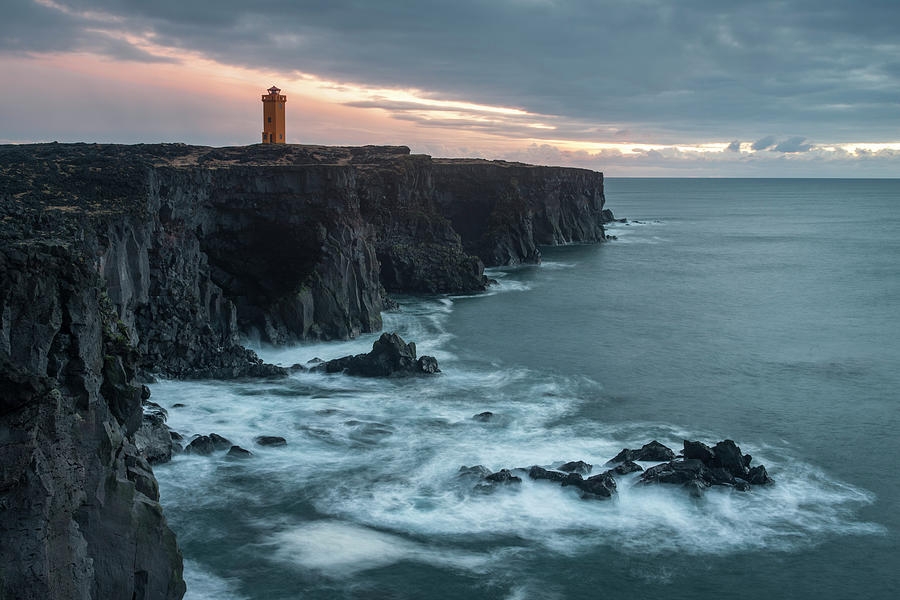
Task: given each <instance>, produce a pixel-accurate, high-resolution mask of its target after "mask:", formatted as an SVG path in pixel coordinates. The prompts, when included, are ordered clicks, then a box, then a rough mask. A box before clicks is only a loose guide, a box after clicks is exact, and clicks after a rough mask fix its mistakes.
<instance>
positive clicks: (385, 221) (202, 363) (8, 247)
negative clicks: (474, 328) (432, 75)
mask: <svg viewBox="0 0 900 600" xmlns="http://www.w3.org/2000/svg"><path fill="white" fill-rule="evenodd" d="M603 219H604V214H603V176H602V175H601V174H600V173H595V172H592V171H586V170H582V169H564V168H553V167H532V166H529V165H522V164H516V163H505V162H489V161H480V160H433V159H431V158H430V157H428V156H422V155H410V154H409V150H408V149H407V148H403V147H363V148H329V147H318V146H292V145H285V146H250V147H241V148H219V149H213V148H205V147H195V146H185V145H180V144H161V145H138V146H114V145H90V144H41V145H32V146H0V464H2V467H3V469H2V474H0V539H2V544H0V598H7V597H9V598H85V599H86V598H95V599H98V598H129V597H132V598H180V597H181V595H182V594H183V593H184V582H183V580H182V577H181V555H180V552H179V551H178V548H177V545H176V543H175V537H174V534H173V533H172V532H171V531H170V530H169V528H168V526H167V525H166V521H165V518H164V516H163V512H162V508H161V507H160V505H159V503H158V501H159V497H158V490H157V486H156V480H155V479H154V477H153V473H152V470H151V468H150V466H149V464H148V463H147V461H146V457H144V456H142V455H141V453H140V452H139V451H138V450H137V449H136V448H135V445H134V433H135V431H136V430H137V428H138V427H139V425H140V422H141V415H142V408H141V397H140V388H139V387H137V385H136V384H137V383H138V382H140V381H142V380H146V379H148V378H150V377H152V376H153V375H154V374H155V375H157V376H164V377H175V378H234V377H246V376H251V377H260V376H261V377H266V376H283V375H285V370H284V369H281V368H280V367H276V366H273V365H267V364H264V363H263V362H262V361H260V360H259V359H258V358H257V357H256V355H255V354H254V353H253V352H252V351H250V350H247V349H246V348H244V347H243V346H242V345H241V343H240V341H241V339H242V338H243V337H244V336H254V337H258V338H259V339H261V340H262V341H265V342H270V343H276V344H280V343H287V342H291V341H295V340H301V339H340V338H348V337H353V336H356V335H358V334H360V333H363V332H372V331H377V330H378V329H380V328H381V310H382V308H383V306H384V304H385V298H386V294H387V293H390V292H414V293H422V292H425V293H437V292H473V291H479V290H483V289H484V288H485V286H486V285H487V283H488V281H487V279H486V278H485V276H484V273H483V270H484V265H485V264H487V265H504V264H516V263H521V262H536V261H538V260H539V259H540V252H539V250H538V246H539V245H541V244H558V243H566V242H589V241H598V240H601V239H603V237H604V235H603V226H602V223H603Z"/></svg>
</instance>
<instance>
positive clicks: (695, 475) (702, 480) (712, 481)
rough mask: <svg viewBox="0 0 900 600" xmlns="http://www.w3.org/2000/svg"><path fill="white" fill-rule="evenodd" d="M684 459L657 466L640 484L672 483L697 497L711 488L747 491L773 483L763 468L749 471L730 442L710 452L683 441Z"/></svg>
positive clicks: (746, 457)
mask: <svg viewBox="0 0 900 600" xmlns="http://www.w3.org/2000/svg"><path fill="white" fill-rule="evenodd" d="M683 455H684V459H683V460H673V461H671V462H668V463H665V464H662V465H656V466H655V467H652V468H650V469H647V470H646V471H645V472H644V474H643V475H641V482H642V483H672V484H679V485H684V486H686V487H688V488H689V489H690V490H691V492H692V493H694V494H696V493H699V492H700V491H702V490H703V489H705V488H708V487H709V486H713V485H722V486H730V487H734V488H735V489H737V490H741V491H746V490H748V489H750V486H751V485H768V484H770V483H772V480H771V479H769V476H768V473H767V472H766V468H765V467H764V466H762V465H760V466H756V467H753V468H748V466H749V465H750V461H751V460H752V458H751V457H750V455H749V454H742V453H741V449H740V448H739V447H738V445H737V444H735V443H734V442H733V441H732V440H724V441H721V442H718V443H717V444H716V445H715V446H713V447H712V448H710V447H709V446H707V445H706V444H703V443H701V442H692V441H688V440H685V441H684V452H683Z"/></svg>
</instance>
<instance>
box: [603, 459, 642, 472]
mask: <svg viewBox="0 0 900 600" xmlns="http://www.w3.org/2000/svg"><path fill="white" fill-rule="evenodd" d="M643 470H644V467H642V466H641V465H639V464H637V463H636V462H633V461H630V460H626V461H625V462H623V463H622V464H620V465H618V466H617V467H615V468H613V469H610V470H609V471H608V472H610V473H615V474H616V475H627V474H628V473H636V472H638V471H643Z"/></svg>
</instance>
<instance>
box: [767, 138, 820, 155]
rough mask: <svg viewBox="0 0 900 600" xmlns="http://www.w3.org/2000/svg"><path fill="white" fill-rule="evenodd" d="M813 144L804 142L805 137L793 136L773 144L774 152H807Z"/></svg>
mask: <svg viewBox="0 0 900 600" xmlns="http://www.w3.org/2000/svg"><path fill="white" fill-rule="evenodd" d="M812 147H813V145H812V144H810V143H807V142H806V138H805V137H802V136H795V137H792V138H788V139H786V140H784V141H783V142H780V143H779V144H778V145H777V146H775V148H774V150H775V152H809V151H810V150H811V149H812Z"/></svg>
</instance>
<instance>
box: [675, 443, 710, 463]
mask: <svg viewBox="0 0 900 600" xmlns="http://www.w3.org/2000/svg"><path fill="white" fill-rule="evenodd" d="M682 455H683V456H684V457H685V458H696V459H697V460H700V461H701V462H703V464H709V461H711V460H712V459H713V458H714V457H715V453H714V452H713V451H712V448H710V447H709V446H707V445H706V444H704V443H703V442H691V441H688V440H684V450H683V451H682Z"/></svg>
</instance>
